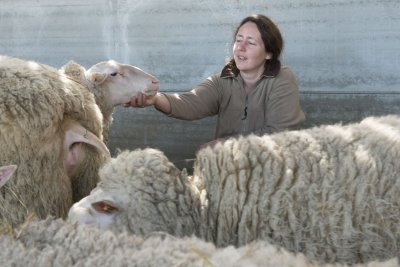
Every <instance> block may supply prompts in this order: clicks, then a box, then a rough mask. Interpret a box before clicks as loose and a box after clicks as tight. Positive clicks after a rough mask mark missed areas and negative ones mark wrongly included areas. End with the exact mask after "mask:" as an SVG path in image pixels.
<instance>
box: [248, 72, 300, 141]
mask: <svg viewBox="0 0 400 267" xmlns="http://www.w3.org/2000/svg"><path fill="white" fill-rule="evenodd" d="M266 101H267V103H266V110H265V124H264V126H263V127H262V128H260V129H257V130H255V131H254V133H255V134H257V135H263V134H271V133H275V132H279V131H283V130H294V129H298V128H299V127H300V125H301V123H303V122H304V120H305V115H304V113H303V111H302V110H301V107H300V97H299V88H298V82H297V78H296V76H295V75H294V74H293V72H292V71H291V70H290V69H289V68H288V67H285V68H282V69H281V71H280V73H279V74H278V76H277V77H276V79H275V81H274V84H273V88H272V90H271V92H270V94H269V95H268V97H267V99H266Z"/></svg>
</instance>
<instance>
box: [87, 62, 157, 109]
mask: <svg viewBox="0 0 400 267" xmlns="http://www.w3.org/2000/svg"><path fill="white" fill-rule="evenodd" d="M85 76H86V79H87V80H89V81H91V82H92V83H93V84H94V86H95V87H101V88H102V89H103V90H105V94H106V96H108V97H107V99H108V100H109V101H110V104H111V105H113V106H117V105H121V104H124V103H126V102H128V101H129V100H130V98H131V97H132V96H135V95H136V94H137V93H138V92H142V93H143V94H145V95H155V94H156V93H157V92H158V90H159V80H158V79H157V78H156V77H154V76H153V75H150V74H149V73H147V72H145V71H143V70H141V69H139V68H138V67H135V66H131V65H127V64H120V63H118V62H115V61H113V60H109V61H106V62H100V63H97V64H96V65H94V66H92V67H91V68H90V69H88V70H87V71H86V73H85Z"/></svg>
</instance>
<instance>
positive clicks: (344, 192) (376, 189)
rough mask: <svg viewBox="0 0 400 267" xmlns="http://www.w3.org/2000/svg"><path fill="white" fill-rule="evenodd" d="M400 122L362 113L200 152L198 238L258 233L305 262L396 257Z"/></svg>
mask: <svg viewBox="0 0 400 267" xmlns="http://www.w3.org/2000/svg"><path fill="white" fill-rule="evenodd" d="M398 136H400V118H399V117H398V116H385V117H381V118H374V117H371V118H367V119H365V120H363V121H361V122H360V123H354V124H350V125H340V124H337V125H327V126H320V127H315V128H311V129H305V130H299V131H287V132H281V133H277V134H274V135H270V136H268V135H265V136H261V137H259V136H255V135H252V136H248V137H240V138H238V139H237V140H235V139H230V140H228V141H226V142H225V143H224V144H222V145H217V146H216V147H215V148H206V149H203V150H200V151H199V152H198V154H197V160H196V162H195V166H194V182H195V183H196V184H197V186H198V187H199V189H200V190H203V191H204V190H205V192H206V199H207V203H208V208H207V209H204V214H203V227H202V234H201V235H202V236H204V237H205V238H206V239H207V240H210V241H213V242H214V243H215V244H216V245H218V246H227V245H230V244H233V245H238V246H241V245H244V244H246V243H248V242H250V241H252V240H256V239H264V240H269V241H271V243H273V244H278V245H281V246H283V247H285V248H286V249H288V250H289V251H294V252H303V253H305V254H306V256H308V257H310V258H311V259H317V260H323V261H332V262H333V261H339V262H347V263H354V262H358V261H362V262H367V261H369V260H376V259H387V258H390V257H393V256H398V247H399V246H400V235H399V232H398V229H399V227H400V219H399V214H400V199H399V197H398V196H399V195H400V179H398V173H399V169H400V167H399V162H398V160H397V159H398V154H399V151H400V138H398Z"/></svg>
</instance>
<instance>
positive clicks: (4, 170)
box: [0, 165, 17, 187]
mask: <svg viewBox="0 0 400 267" xmlns="http://www.w3.org/2000/svg"><path fill="white" fill-rule="evenodd" d="M16 169H17V165H8V166H3V167H0V187H2V186H3V185H4V184H5V183H6V182H7V181H8V180H9V179H10V177H11V175H12V174H13V173H14V171H15V170H16Z"/></svg>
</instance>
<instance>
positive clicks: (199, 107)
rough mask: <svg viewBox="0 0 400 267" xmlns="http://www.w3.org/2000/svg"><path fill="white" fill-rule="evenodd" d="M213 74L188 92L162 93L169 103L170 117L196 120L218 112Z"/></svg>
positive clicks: (217, 99) (216, 88)
mask: <svg viewBox="0 0 400 267" xmlns="http://www.w3.org/2000/svg"><path fill="white" fill-rule="evenodd" d="M216 83H217V81H216V79H214V77H213V76H211V77H209V78H207V79H206V80H205V81H204V82H202V83H201V84H199V85H198V86H196V87H195V88H194V89H192V90H191V91H190V92H185V93H180V94H171V93H163V94H164V95H165V97H166V98H167V99H168V101H169V103H170V105H171V113H170V114H167V115H168V116H170V117H173V118H177V119H182V120H197V119H202V118H205V117H208V116H213V115H215V114H217V113H218V102H219V95H220V93H219V90H218V85H217V84H216Z"/></svg>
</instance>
